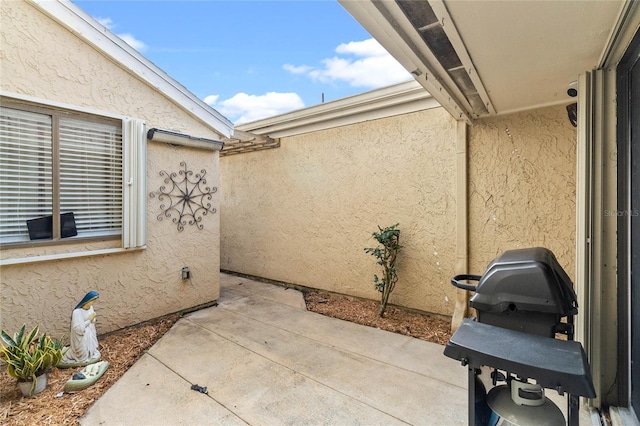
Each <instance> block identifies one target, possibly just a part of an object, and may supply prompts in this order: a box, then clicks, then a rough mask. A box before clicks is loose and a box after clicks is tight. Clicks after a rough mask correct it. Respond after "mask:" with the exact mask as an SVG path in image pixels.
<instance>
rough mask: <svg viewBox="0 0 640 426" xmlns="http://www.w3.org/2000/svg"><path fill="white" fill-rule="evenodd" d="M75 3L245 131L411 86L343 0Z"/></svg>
mask: <svg viewBox="0 0 640 426" xmlns="http://www.w3.org/2000/svg"><path fill="white" fill-rule="evenodd" d="M74 3H75V4H76V5H78V6H79V7H80V8H82V9H83V10H84V11H85V12H87V13H88V14H89V15H91V16H93V17H94V18H95V19H97V20H98V21H99V22H101V23H102V24H103V25H105V26H106V27H107V28H108V29H110V30H111V31H112V32H113V33H115V34H116V35H118V36H120V37H121V38H122V39H124V40H125V41H126V42H127V43H129V44H130V45H131V46H133V47H134V48H136V49H137V50H138V51H139V52H141V53H142V54H143V55H144V56H145V57H147V58H148V59H149V60H151V61H152V62H153V63H154V64H156V65H157V66H158V67H160V68H161V69H163V70H164V71H165V72H167V73H168V74H169V75H170V76H171V77H173V78H174V79H176V80H177V81H178V82H180V83H181V84H183V85H184V86H185V87H186V88H187V89H189V90H190V91H191V92H193V93H194V94H195V95H196V96H198V97H199V98H200V99H202V100H204V101H205V102H206V103H208V104H209V105H211V106H212V107H214V108H215V109H216V110H218V111H219V112H220V113H222V114H223V115H225V116H226V117H227V118H228V119H230V120H231V121H232V122H234V123H236V124H240V123H243V122H247V121H253V120H257V119H260V118H264V117H270V116H273V115H277V114H282V113H285V112H288V111H292V110H295V109H300V108H304V107H308V106H312V105H317V104H319V103H321V102H322V94H324V99H325V101H332V100H335V99H339V98H343V97H346V96H350V95H354V94H357V93H362V92H366V91H369V90H373V89H376V88H379V87H384V86H389V85H391V84H395V83H399V82H401V81H407V80H410V79H411V75H410V74H409V73H408V72H407V71H406V70H404V68H402V66H400V65H399V64H398V63H397V62H396V61H395V60H394V59H393V58H392V57H391V56H390V55H389V54H388V53H387V52H386V51H385V50H384V49H383V48H382V47H381V46H380V45H379V44H378V43H377V42H376V41H375V40H373V38H372V37H371V36H370V35H369V34H368V33H367V32H366V31H365V30H364V29H363V28H362V27H361V26H360V25H359V24H358V23H357V22H356V20H355V19H354V18H352V17H351V15H349V13H347V11H346V10H344V9H343V8H342V6H340V4H339V3H338V2H337V1H330V0H319V1H309V0H306V1H304V0H298V1H271V0H269V1H265V0H263V1H238V0H236V1H219V0H218V1H216V0H209V1H204V0H201V1H184V0H180V1H178V0H174V1H100V0H92V1H80V0H74Z"/></svg>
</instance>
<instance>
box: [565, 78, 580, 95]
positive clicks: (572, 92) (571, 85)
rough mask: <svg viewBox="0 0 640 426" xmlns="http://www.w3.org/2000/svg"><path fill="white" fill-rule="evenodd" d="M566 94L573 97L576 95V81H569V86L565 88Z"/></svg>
mask: <svg viewBox="0 0 640 426" xmlns="http://www.w3.org/2000/svg"><path fill="white" fill-rule="evenodd" d="M567 95H569V96H571V97H572V98H575V97H576V96H578V82H577V81H572V82H571V83H569V88H568V89H567Z"/></svg>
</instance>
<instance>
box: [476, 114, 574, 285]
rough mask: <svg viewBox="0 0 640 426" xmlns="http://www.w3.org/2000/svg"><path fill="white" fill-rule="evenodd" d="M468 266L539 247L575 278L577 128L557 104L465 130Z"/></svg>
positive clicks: (480, 270)
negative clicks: (467, 184) (511, 251)
mask: <svg viewBox="0 0 640 426" xmlns="http://www.w3.org/2000/svg"><path fill="white" fill-rule="evenodd" d="M469 158H470V159H471V160H470V161H469V254H470V259H469V260H470V261H469V268H470V272H472V273H478V274H481V273H483V272H484V271H485V269H486V267H487V264H488V263H489V262H490V261H491V260H493V259H494V258H495V257H496V256H498V255H500V254H501V253H502V252H503V251H505V250H509V249H516V248H523V247H534V246H543V247H547V248H549V249H550V250H551V251H552V252H553V253H554V254H555V255H556V257H557V258H558V261H559V262H560V264H561V265H562V267H563V268H564V269H565V270H566V271H567V273H568V274H569V276H570V277H572V278H573V277H574V276H575V232H576V222H575V217H576V216H575V200H576V197H575V194H576V129H575V128H574V127H573V126H571V124H570V123H569V119H568V118H567V113H566V110H565V107H564V106H558V107H550V108H544V109H538V110H534V111H529V112H523V113H518V114H512V115H507V116H502V117H495V118H488V119H483V120H481V121H479V122H477V123H475V124H474V125H473V126H471V127H470V128H469Z"/></svg>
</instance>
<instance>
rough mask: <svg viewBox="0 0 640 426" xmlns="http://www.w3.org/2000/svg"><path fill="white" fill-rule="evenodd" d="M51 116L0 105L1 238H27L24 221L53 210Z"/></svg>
mask: <svg viewBox="0 0 640 426" xmlns="http://www.w3.org/2000/svg"><path fill="white" fill-rule="evenodd" d="M51 129H52V118H51V116H49V115H46V114H38V113H33V112H29V111H21V110H16V109H12V108H5V107H0V242H1V243H10V242H16V241H25V240H29V233H28V230H27V223H26V221H27V220H29V219H34V218H37V217H40V216H45V215H50V214H52V202H53V200H52V188H53V171H52V158H53V155H52V134H51Z"/></svg>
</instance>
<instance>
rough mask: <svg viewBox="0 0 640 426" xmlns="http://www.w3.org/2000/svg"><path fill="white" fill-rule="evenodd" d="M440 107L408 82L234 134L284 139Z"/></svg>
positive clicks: (255, 124)
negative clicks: (244, 133) (249, 133)
mask: <svg viewBox="0 0 640 426" xmlns="http://www.w3.org/2000/svg"><path fill="white" fill-rule="evenodd" d="M439 106H440V104H439V103H438V101H437V100H435V99H434V98H433V97H432V96H431V95H430V94H429V93H428V92H425V90H424V88H422V87H421V86H420V84H418V83H416V82H415V81H407V82H404V83H399V84H395V85H393V86H388V87H384V88H381V89H376V90H371V91H369V92H365V93H360V94H357V95H353V96H348V97H346V98H341V99H337V100H335V101H331V102H326V103H322V104H319V105H314V106H311V107H308V108H302V109H299V110H296V111H292V112H288V113H285V114H280V115H276V116H273V117H268V118H265V119H261V120H256V121H252V122H250V123H244V124H239V125H238V126H236V131H238V130H240V131H245V132H251V133H252V134H254V135H269V136H270V137H272V138H283V137H288V136H295V135H299V134H302V133H308V132H315V131H319V130H325V129H330V128H334V127H339V126H346V125H349V124H354V123H360V122H363V121H369V120H376V119H380V118H385V117H390V116H394V115H400V114H407V113H411V112H415V111H421V110H425V109H430V108H437V107H439ZM225 149H226V148H225ZM223 152H224V151H223Z"/></svg>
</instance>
